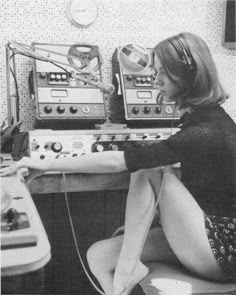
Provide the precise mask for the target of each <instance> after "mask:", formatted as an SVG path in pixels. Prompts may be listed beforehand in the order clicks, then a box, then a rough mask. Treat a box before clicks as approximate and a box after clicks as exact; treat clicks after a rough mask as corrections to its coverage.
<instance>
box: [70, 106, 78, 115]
mask: <svg viewBox="0 0 236 295" xmlns="http://www.w3.org/2000/svg"><path fill="white" fill-rule="evenodd" d="M77 111H78V109H77V107H75V106H72V107H70V112H71V113H72V114H75V113H77Z"/></svg>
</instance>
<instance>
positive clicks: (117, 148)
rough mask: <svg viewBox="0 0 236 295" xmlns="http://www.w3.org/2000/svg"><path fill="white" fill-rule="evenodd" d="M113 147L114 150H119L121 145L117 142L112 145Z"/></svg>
mask: <svg viewBox="0 0 236 295" xmlns="http://www.w3.org/2000/svg"><path fill="white" fill-rule="evenodd" d="M111 149H112V150H113V151H118V150H119V147H118V145H117V144H112V145H111Z"/></svg>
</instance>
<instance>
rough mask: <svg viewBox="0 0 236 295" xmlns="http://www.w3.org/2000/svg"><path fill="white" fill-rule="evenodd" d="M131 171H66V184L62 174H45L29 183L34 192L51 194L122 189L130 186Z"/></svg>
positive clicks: (31, 190)
mask: <svg viewBox="0 0 236 295" xmlns="http://www.w3.org/2000/svg"><path fill="white" fill-rule="evenodd" d="M129 182H130V174H129V172H122V173H107V174H102V173H101V174H76V173H66V185H64V180H63V176H62V174H60V173H58V174H51V173H48V174H44V175H42V176H40V177H38V178H36V179H34V180H32V181H31V183H30V184H29V190H30V192H31V193H32V194H49V193H62V192H64V191H65V190H66V191H67V192H82V191H84V192H85V191H102V190H122V189H127V188H128V187H129Z"/></svg>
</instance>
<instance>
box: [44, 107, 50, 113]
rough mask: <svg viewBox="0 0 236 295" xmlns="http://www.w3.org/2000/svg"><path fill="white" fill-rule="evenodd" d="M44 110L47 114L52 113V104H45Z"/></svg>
mask: <svg viewBox="0 0 236 295" xmlns="http://www.w3.org/2000/svg"><path fill="white" fill-rule="evenodd" d="M44 112H45V113H46V114H50V113H51V112H52V107H50V106H45V107H44Z"/></svg>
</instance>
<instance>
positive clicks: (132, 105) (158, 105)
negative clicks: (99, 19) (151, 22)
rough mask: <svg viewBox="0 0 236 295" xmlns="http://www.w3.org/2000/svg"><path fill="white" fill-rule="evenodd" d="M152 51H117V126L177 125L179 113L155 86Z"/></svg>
mask: <svg viewBox="0 0 236 295" xmlns="http://www.w3.org/2000/svg"><path fill="white" fill-rule="evenodd" d="M153 64H154V62H153V49H146V48H142V47H140V46H138V45H135V44H128V45H125V46H123V47H118V48H117V49H116V51H115V52H114V54H113V58H112V69H113V77H114V78H113V82H114V84H116V93H115V94H114V95H113V97H112V99H111V108H112V111H111V114H112V120H113V121H114V122H117V121H122V122H123V123H124V122H126V123H127V124H132V123H133V125H137V124H138V123H141V125H143V126H145V124H146V123H150V124H151V125H152V126H156V125H159V126H160V124H162V123H163V122H164V123H165V122H166V121H168V120H169V121H172V122H173V121H178V119H179V117H180V112H179V110H178V109H177V108H176V107H175V103H174V102H170V101H168V100H166V99H165V98H164V97H163V96H162V95H161V93H160V91H159V90H158V86H157V84H156V83H155V77H154V67H153Z"/></svg>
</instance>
